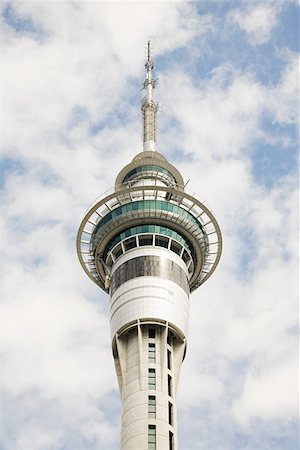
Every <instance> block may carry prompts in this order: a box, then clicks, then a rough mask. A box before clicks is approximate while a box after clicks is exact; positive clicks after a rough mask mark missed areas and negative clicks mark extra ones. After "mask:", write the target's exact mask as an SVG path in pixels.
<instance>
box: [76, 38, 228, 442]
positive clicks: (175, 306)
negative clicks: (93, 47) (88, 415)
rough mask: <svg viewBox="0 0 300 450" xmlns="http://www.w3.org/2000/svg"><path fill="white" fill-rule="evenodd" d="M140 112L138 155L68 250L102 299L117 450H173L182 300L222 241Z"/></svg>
mask: <svg viewBox="0 0 300 450" xmlns="http://www.w3.org/2000/svg"><path fill="white" fill-rule="evenodd" d="M149 55H150V53H149V46H148V61H147V63H146V70H147V78H146V81H147V80H148V81H147V83H146V82H145V83H146V84H145V88H146V89H147V99H146V101H147V102H148V101H151V102H152V101H153V99H152V89H153V87H154V86H153V85H152V81H153V80H152V73H151V70H152V68H153V63H152V60H151V57H150V56H149ZM149 72H150V74H149ZM150 94H151V95H150ZM144 104H145V105H146V106H145V108H146V110H147V111H148V109H147V108H148V106H149V105H148V103H147V104H146V103H144ZM142 110H143V107H142ZM143 113H144V151H143V152H141V153H139V154H138V155H136V156H135V157H134V159H133V160H132V162H131V163H130V164H128V165H127V166H125V167H124V168H123V169H122V170H121V171H120V173H119V174H118V176H117V178H116V182H115V189H114V190H112V191H111V192H110V193H108V194H106V195H104V196H103V197H102V198H100V199H98V200H97V201H96V202H95V203H94V204H93V205H92V206H91V208H90V209H89V211H88V212H87V214H86V216H85V217H84V219H83V221H82V223H81V225H80V228H79V231H78V236H77V251H78V256H79V260H80V262H81V265H82V267H83V268H84V270H85V272H86V273H87V274H88V276H89V277H90V278H91V279H92V280H93V281H94V282H95V283H96V284H97V285H98V286H99V287H101V288H102V289H103V290H104V291H105V292H107V293H109V295H110V308H109V311H110V329H111V339H112V351H113V356H114V361H115V367H116V372H117V376H118V382H119V388H120V393H121V399H122V433H121V450H132V449H138V450H154V449H157V450H170V449H171V450H175V449H176V450H177V449H178V443H177V419H176V392H177V386H178V380H179V373H180V367H181V364H182V361H183V359H184V355H185V351H186V336H187V329H188V316H189V295H190V292H191V291H193V290H195V289H196V288H197V287H198V286H200V285H201V284H202V283H204V281H206V280H207V279H208V277H209V276H210V275H211V274H212V273H213V271H214V270H215V268H216V266H217V264H218V262H219V259H220V256H221V249H222V238H221V233H220V229H219V226H218V224H217V221H216V219H215V218H214V216H213V214H212V213H211V211H210V210H209V209H208V208H207V206H206V205H204V203H203V202H201V201H200V200H199V199H198V198H197V197H196V196H194V195H189V194H188V193H186V192H185V190H184V181H183V178H182V176H181V174H180V173H179V171H178V170H177V169H176V168H175V167H174V166H172V165H171V164H170V163H168V161H167V160H166V158H165V157H164V156H163V155H161V154H160V153H158V152H157V151H154V149H155V148H154V146H153V145H152V143H151V142H155V140H154V134H151V133H153V130H155V129H153V128H151V127H152V125H151V126H150V131H149V133H150V135H149V136H150V137H151V139H148V138H147V136H148V134H147V133H146V132H145V127H146V128H147V127H148V125H147V124H145V123H146V121H147V120H148V119H149V117H150V116H151V114H150V113H149V114H150V115H149V117H148V116H147V117H148V118H145V112H144V111H143ZM155 113H156V111H155ZM147 114H148V112H147ZM149 120H150V119H149ZM147 129H148V128H147ZM151 130H152V131H151ZM146 138H147V139H146ZM152 138H153V139H152ZM145 142H148V144H147V145H146V146H145ZM149 142H150V143H149Z"/></svg>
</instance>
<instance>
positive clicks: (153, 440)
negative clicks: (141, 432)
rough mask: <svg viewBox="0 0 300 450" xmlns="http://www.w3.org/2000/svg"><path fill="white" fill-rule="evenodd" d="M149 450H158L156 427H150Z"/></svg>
mask: <svg viewBox="0 0 300 450" xmlns="http://www.w3.org/2000/svg"><path fill="white" fill-rule="evenodd" d="M148 450H156V426H155V425H148Z"/></svg>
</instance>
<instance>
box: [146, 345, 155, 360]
mask: <svg viewBox="0 0 300 450" xmlns="http://www.w3.org/2000/svg"><path fill="white" fill-rule="evenodd" d="M155 353H156V350H155V344H152V343H151V342H150V343H149V344H148V359H149V362H152V363H155V356H156V355H155Z"/></svg>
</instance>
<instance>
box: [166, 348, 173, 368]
mask: <svg viewBox="0 0 300 450" xmlns="http://www.w3.org/2000/svg"><path fill="white" fill-rule="evenodd" d="M167 359H168V369H169V370H172V355H171V351H170V350H167Z"/></svg>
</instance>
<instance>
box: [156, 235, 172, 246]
mask: <svg viewBox="0 0 300 450" xmlns="http://www.w3.org/2000/svg"><path fill="white" fill-rule="evenodd" d="M155 245H158V246H159V247H164V248H168V245H169V239H168V238H165V237H162V236H155Z"/></svg>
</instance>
